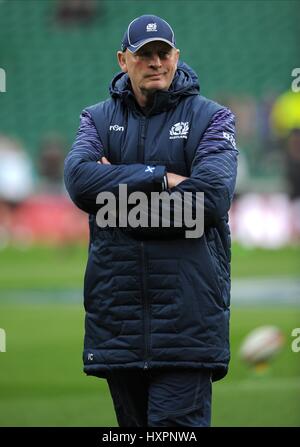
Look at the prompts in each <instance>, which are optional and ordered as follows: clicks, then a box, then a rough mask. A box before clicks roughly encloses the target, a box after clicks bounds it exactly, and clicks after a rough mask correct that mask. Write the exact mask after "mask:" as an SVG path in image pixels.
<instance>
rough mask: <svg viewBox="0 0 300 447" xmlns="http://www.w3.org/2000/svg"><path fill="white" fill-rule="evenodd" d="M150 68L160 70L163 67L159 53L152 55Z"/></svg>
mask: <svg viewBox="0 0 300 447" xmlns="http://www.w3.org/2000/svg"><path fill="white" fill-rule="evenodd" d="M149 67H152V68H159V67H161V60H160V57H159V54H158V53H152V54H151V57H150V59H149Z"/></svg>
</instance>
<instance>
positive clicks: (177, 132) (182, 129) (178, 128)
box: [169, 121, 190, 140]
mask: <svg viewBox="0 0 300 447" xmlns="http://www.w3.org/2000/svg"><path fill="white" fill-rule="evenodd" d="M189 128H190V126H189V122H188V121H187V122H185V123H183V122H182V121H180V122H179V123H176V124H174V126H172V127H171V129H170V137H169V138H170V140H175V138H187V135H188V133H189Z"/></svg>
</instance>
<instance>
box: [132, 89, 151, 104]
mask: <svg viewBox="0 0 300 447" xmlns="http://www.w3.org/2000/svg"><path fill="white" fill-rule="evenodd" d="M155 92H156V90H153V91H152V90H151V91H149V90H147V91H146V90H135V89H134V88H133V93H134V97H135V99H136V101H137V103H138V105H139V106H140V107H151V106H152V104H153V102H154V95H155Z"/></svg>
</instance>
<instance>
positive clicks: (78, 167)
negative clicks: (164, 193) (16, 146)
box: [64, 110, 166, 214]
mask: <svg viewBox="0 0 300 447" xmlns="http://www.w3.org/2000/svg"><path fill="white" fill-rule="evenodd" d="M103 156H104V151H103V145H102V142H101V140H100V137H99V134H98V132H97V129H96V127H95V125H94V122H93V119H92V117H91V115H90V113H89V112H88V111H86V110H83V112H82V114H81V116H80V126H79V129H78V132H77V135H76V139H75V142H74V144H73V146H72V148H71V150H70V152H69V154H68V155H67V157H66V159H65V165H64V180H65V185H66V188H67V191H68V193H69V195H70V197H71V199H72V200H73V202H74V203H75V204H76V205H77V206H78V207H79V208H81V209H82V210H83V211H86V212H88V213H92V214H93V213H95V212H96V211H97V209H98V208H99V207H97V205H96V197H97V195H98V194H99V193H101V192H104V191H106V192H112V193H113V194H115V196H116V197H117V196H118V188H119V184H127V190H128V194H129V193H131V192H134V191H142V192H145V193H149V192H151V191H161V190H162V185H163V180H164V175H165V173H166V167H165V166H147V165H144V164H127V165H126V164H120V165H104V164H99V163H97V161H98V160H100V159H101V157H103Z"/></svg>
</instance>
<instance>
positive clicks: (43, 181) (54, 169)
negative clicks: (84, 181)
mask: <svg viewBox="0 0 300 447" xmlns="http://www.w3.org/2000/svg"><path fill="white" fill-rule="evenodd" d="M65 152H66V141H65V139H64V138H63V137H62V136H61V135H59V134H52V135H47V136H46V137H44V138H43V140H42V141H41V144H40V151H39V158H38V160H37V170H38V174H39V177H40V179H39V186H38V193H47V194H62V193H63V191H64V184H63V164H64V158H65Z"/></svg>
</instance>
